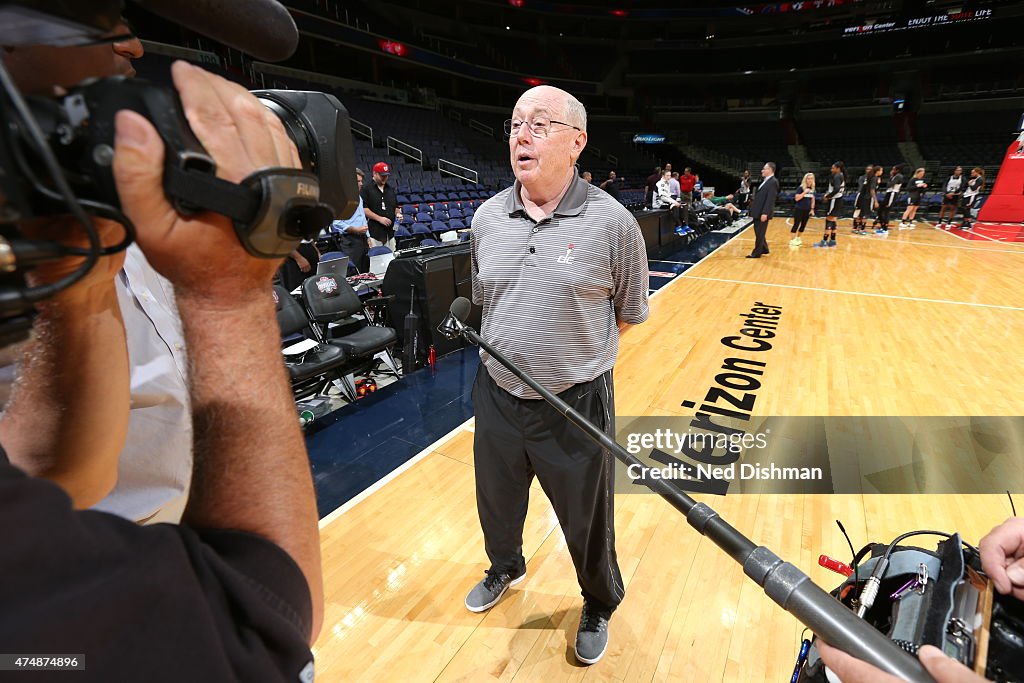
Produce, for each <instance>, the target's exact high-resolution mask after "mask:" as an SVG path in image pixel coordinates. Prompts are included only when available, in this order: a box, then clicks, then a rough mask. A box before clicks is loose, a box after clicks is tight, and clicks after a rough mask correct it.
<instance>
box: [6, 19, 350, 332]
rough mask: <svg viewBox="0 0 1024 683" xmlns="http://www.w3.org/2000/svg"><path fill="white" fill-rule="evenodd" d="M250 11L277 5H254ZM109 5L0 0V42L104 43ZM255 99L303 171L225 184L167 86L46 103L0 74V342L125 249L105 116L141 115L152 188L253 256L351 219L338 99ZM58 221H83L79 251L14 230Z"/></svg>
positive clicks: (92, 91) (86, 92) (286, 94)
mask: <svg viewBox="0 0 1024 683" xmlns="http://www.w3.org/2000/svg"><path fill="white" fill-rule="evenodd" d="M216 4H217V3H213V5H216ZM256 5H258V6H260V7H262V6H263V5H266V6H267V7H270V6H271V5H273V6H277V3H270V2H269V0H258V2H256ZM120 9H121V3H120V2H119V1H111V0H104V1H103V2H99V3H95V4H91V3H90V6H88V7H86V6H84V4H83V6H82V7H81V8H80V9H79V8H78V7H77V5H76V6H74V7H73V6H72V5H69V4H68V3H65V2H53V1H45V2H26V1H25V0H22V1H20V2H19V1H18V0H13V1H8V0H0V24H2V26H0V44H4V45H11V44H26V43H44V44H52V45H65V46H66V45H85V44H90V43H93V42H95V41H97V40H109V38H106V39H105V38H103V36H104V35H106V34H108V33H109V31H110V30H111V29H112V28H113V27H114V26H115V25H116V24H117V21H118V19H119V17H120ZM285 16H286V17H287V13H286V12H285ZM292 29H293V30H294V26H292ZM265 49H270V48H265ZM254 95H255V96H256V97H257V99H259V100H260V101H261V102H262V103H263V104H264V105H265V106H266V107H267V108H268V109H269V110H270V111H272V112H273V113H274V114H275V115H276V116H277V117H278V118H279V119H280V120H281V123H282V124H283V126H284V129H285V131H286V132H287V134H288V136H289V137H290V138H291V140H292V141H293V142H294V144H295V146H296V148H297V149H298V152H299V157H300V160H301V164H302V169H301V170H299V169H266V170H264V171H260V172H257V173H254V174H253V175H251V176H250V177H249V178H246V179H245V180H243V181H242V182H241V183H238V184H236V183H231V182H228V181H225V180H222V179H220V178H217V177H216V170H217V169H216V164H215V162H214V161H213V159H212V158H211V157H210V155H209V154H208V153H207V152H206V150H205V149H204V148H203V146H202V144H201V143H200V142H199V140H198V139H197V138H196V136H195V134H194V133H193V132H192V130H191V128H190V127H189V124H188V121H187V119H186V118H185V115H184V112H183V110H182V106H181V102H180V100H179V98H178V96H177V93H176V92H175V91H174V90H173V89H172V88H168V87H164V86H161V85H158V84H154V83H151V82H147V81H144V80H141V79H134V80H130V79H125V78H123V77H113V78H105V79H99V80H88V81H86V82H84V83H82V84H80V85H78V86H76V87H74V88H71V89H70V90H69V91H68V92H67V93H64V94H62V95H60V96H58V97H55V98H45V97H29V98H23V97H22V96H21V95H20V94H19V93H18V91H17V89H16V87H15V85H14V84H13V82H12V81H11V79H10V77H9V75H8V74H7V72H6V71H5V70H4V69H3V68H2V67H0V318H2V320H0V343H8V342H9V341H13V340H14V339H17V338H18V337H21V336H24V333H25V332H26V331H27V329H28V326H29V314H30V311H31V307H32V304H33V303H34V302H36V301H39V300H41V299H43V298H46V297H48V296H51V295H52V294H54V293H56V292H57V291H60V290H62V289H64V288H66V287H68V286H70V285H71V284H73V283H74V282H75V281H77V280H78V279H80V278H81V277H84V275H85V274H86V273H87V272H88V271H89V269H91V268H92V266H93V265H94V264H95V262H96V260H97V259H98V258H99V256H102V255H105V254H110V253H115V252H117V251H119V250H122V249H124V248H126V247H127V246H128V244H130V243H131V241H132V239H133V237H134V228H133V226H132V225H131V222H130V221H129V220H128V218H127V217H126V216H124V215H123V213H122V212H121V207H120V201H119V199H118V195H117V188H116V186H115V183H114V179H113V175H112V164H113V159H114V151H113V150H114V116H115V114H116V113H117V112H118V111H119V110H121V109H130V110H133V111H136V112H138V113H139V114H141V115H142V116H144V117H146V118H147V119H148V120H149V121H150V122H151V123H152V124H153V126H154V128H156V130H157V132H158V133H159V135H160V137H161V139H162V140H163V142H164V145H165V151H166V154H165V164H164V178H163V185H164V191H165V194H166V196H167V198H168V201H169V202H170V203H171V205H172V206H173V207H174V208H175V209H176V210H177V211H178V212H179V213H180V214H182V215H185V216H191V215H196V214H198V213H200V212H203V211H214V212H216V213H220V214H222V215H225V216H227V217H228V218H230V219H231V220H232V223H233V225H234V228H235V232H236V234H237V235H238V238H239V240H240V242H241V243H242V245H243V246H244V247H245V249H246V251H248V252H249V253H250V254H252V255H254V256H258V257H263V258H282V257H284V256H286V255H287V254H289V253H290V252H291V251H292V250H294V248H295V246H296V245H297V244H298V243H299V241H300V240H302V239H312V238H314V237H316V235H317V234H319V232H320V231H321V230H322V229H323V228H325V227H326V226H327V225H329V224H330V221H331V220H333V218H334V217H335V216H338V215H349V214H351V213H352V212H353V211H354V210H355V208H356V205H357V201H358V196H357V189H356V183H355V177H354V176H355V163H354V158H353V150H352V138H351V133H350V128H349V118H348V113H347V111H346V110H345V108H344V107H343V106H342V105H341V103H340V102H339V101H338V100H337V99H336V98H335V97H334V96H332V95H328V94H325V93H319V92H298V91H283V90H259V91H254ZM66 214H71V215H72V216H74V217H75V218H76V219H77V220H78V222H79V223H80V224H81V225H82V228H83V230H84V231H85V233H86V234H87V235H88V236H89V239H90V248H89V249H70V248H66V247H63V246H62V245H60V244H59V243H55V242H42V241H34V240H28V239H25V237H24V235H23V234H22V232H21V230H20V229H19V227H18V224H19V223H22V222H24V221H28V220H32V219H38V218H45V217H50V216H57V215H66ZM90 216H98V217H102V218H107V219H112V220H115V221H117V222H119V223H121V224H122V225H123V226H124V227H125V232H126V236H125V238H124V239H123V240H122V241H121V242H120V243H119V244H117V245H113V246H111V245H100V244H99V241H98V237H97V236H96V232H95V229H94V228H93V226H92V223H91V220H90V218H89V217H90ZM67 255H80V256H84V257H85V261H84V262H83V264H82V266H81V267H80V268H79V269H78V270H77V271H76V272H75V273H73V274H72V275H69V276H67V277H66V278H64V279H63V280H61V281H59V282H57V283H54V284H53V285H48V286H40V287H32V288H29V287H27V286H26V285H25V280H24V273H25V272H26V271H27V270H30V269H31V268H33V267H35V265H36V264H38V263H39V262H41V261H45V260H47V259H55V258H61V257H64V256H67ZM12 325H13V327H12Z"/></svg>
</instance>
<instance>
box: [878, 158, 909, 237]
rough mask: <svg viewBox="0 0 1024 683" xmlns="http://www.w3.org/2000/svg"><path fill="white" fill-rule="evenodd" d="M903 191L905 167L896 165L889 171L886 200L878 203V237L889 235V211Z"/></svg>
mask: <svg viewBox="0 0 1024 683" xmlns="http://www.w3.org/2000/svg"><path fill="white" fill-rule="evenodd" d="M902 189H903V166H902V165H901V164H896V165H895V166H893V167H892V169H890V170H889V184H888V186H886V188H885V199H884V200H882V201H879V202H878V223H879V227H878V230H875V234H876V235H888V234H889V210H890V209H892V205H893V204H894V203H895V202H896V197H898V196H899V194H900V190H902Z"/></svg>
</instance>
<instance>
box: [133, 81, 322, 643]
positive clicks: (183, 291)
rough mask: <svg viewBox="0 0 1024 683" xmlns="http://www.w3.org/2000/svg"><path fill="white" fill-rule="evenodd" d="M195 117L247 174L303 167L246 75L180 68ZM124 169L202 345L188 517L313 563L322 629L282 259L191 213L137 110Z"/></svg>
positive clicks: (307, 570) (225, 158)
mask: <svg viewBox="0 0 1024 683" xmlns="http://www.w3.org/2000/svg"><path fill="white" fill-rule="evenodd" d="M171 73H172V75H173V77H174V84H175V86H176V87H177V88H178V92H179V93H180V95H181V102H182V105H183V108H184V111H185V116H186V117H187V118H188V121H189V124H190V125H191V126H192V130H193V131H195V134H196V137H197V138H199V141H200V142H202V143H203V146H204V147H206V149H207V151H208V152H209V153H210V155H211V156H212V157H213V159H214V161H216V162H217V174H218V176H219V177H221V178H224V179H225V180H229V181H232V182H238V181H240V180H242V179H243V178H245V177H246V176H248V175H249V174H251V173H253V172H254V171H257V170H259V169H262V168H267V167H275V166H277V167H281V166H283V167H293V168H297V167H299V158H298V153H297V152H296V150H295V146H294V145H293V144H292V143H291V141H290V140H289V139H288V137H287V135H286V134H285V132H284V128H283V127H282V125H281V123H280V122H279V121H278V119H277V117H276V116H274V115H273V114H271V113H270V111H269V110H266V109H265V108H264V107H263V106H262V105H261V104H260V103H259V102H258V101H257V100H256V99H255V98H254V97H253V96H252V95H251V94H250V93H248V92H247V91H245V90H244V89H242V88H241V86H238V85H235V84H234V83H230V82H228V81H226V80H224V79H223V78H219V77H218V76H214V75H213V74H210V73H207V72H205V71H203V70H202V69H199V68H197V67H194V66H191V65H189V64H186V63H184V62H176V63H175V64H174V66H173V67H172V69H171ZM116 124H117V136H116V138H115V149H114V179H115V180H116V182H117V187H118V193H119V196H120V198H121V204H122V207H123V208H124V211H125V213H126V214H127V215H128V216H129V217H131V218H132V220H133V221H134V222H135V224H136V228H137V231H138V242H139V246H141V247H142V249H143V251H144V252H145V254H146V257H147V258H148V259H149V261H150V263H151V264H152V265H153V267H154V268H156V269H157V270H158V271H160V272H161V273H163V274H164V275H165V276H166V277H167V278H168V279H169V280H170V281H171V283H172V284H173V285H174V294H175V299H176V300H177V304H178V311H179V313H180V315H181V320H182V326H183V328H184V332H185V346H186V348H187V349H188V356H189V401H190V405H191V409H192V424H193V430H194V436H193V443H194V452H195V457H194V466H193V470H192V486H191V489H190V492H189V500H188V504H187V506H186V508H185V514H184V516H183V517H182V524H184V525H186V526H191V527H194V528H198V529H234V530H239V531H246V532H249V533H251V534H256V535H258V536H262V537H263V538H266V539H268V540H270V541H272V542H273V543H276V544H277V545H278V546H280V547H281V548H282V549H283V550H284V551H285V552H287V553H288V554H289V555H290V556H291V557H292V559H294V560H295V562H296V564H298V566H299V567H300V568H301V569H302V572H303V575H304V576H305V578H306V582H307V585H308V586H309V591H310V594H311V598H312V601H311V607H312V612H311V616H312V624H311V626H312V628H311V631H310V634H309V636H310V642H313V640H315V639H316V635H317V633H318V632H319V630H320V623H321V621H322V619H323V580H322V576H321V569H320V540H319V531H318V528H317V511H316V497H315V495H314V492H313V479H312V475H311V473H310V468H309V456H308V455H307V453H306V448H305V443H304V441H303V439H302V432H301V431H300V429H299V423H298V419H297V415H296V411H295V402H294V400H293V399H292V393H291V387H290V386H289V383H288V379H287V374H286V373H285V369H284V363H283V361H282V357H281V335H280V329H279V328H278V326H277V324H276V320H275V317H274V303H273V299H272V296H271V288H270V280H271V277H272V276H273V274H274V271H275V270H277V267H278V266H279V265H280V260H277V259H261V258H255V257H253V256H250V255H249V254H248V253H246V251H245V249H244V248H243V247H242V244H241V242H239V240H238V237H237V236H236V235H235V232H234V229H233V228H232V225H231V222H230V221H229V220H228V219H227V218H225V217H224V216H220V215H218V214H214V213H205V214H202V215H199V216H197V217H195V218H191V219H188V218H183V217H181V216H179V215H178V214H177V213H176V212H175V211H174V209H173V208H172V207H171V205H170V204H169V203H168V202H167V199H166V198H165V196H164V191H163V185H162V183H161V178H162V175H163V159H164V143H163V142H162V141H161V139H160V137H159V136H158V135H157V133H156V130H154V128H153V126H152V125H151V124H150V123H149V122H148V121H147V120H146V119H144V118H142V117H141V116H139V115H138V114H136V113H134V112H129V111H121V112H118V115H117V120H116Z"/></svg>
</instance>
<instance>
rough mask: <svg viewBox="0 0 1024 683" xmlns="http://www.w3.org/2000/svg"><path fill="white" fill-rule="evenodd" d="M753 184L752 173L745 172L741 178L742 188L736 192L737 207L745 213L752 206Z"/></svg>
mask: <svg viewBox="0 0 1024 683" xmlns="http://www.w3.org/2000/svg"><path fill="white" fill-rule="evenodd" d="M752 192H753V191H752V190H751V183H750V171H743V175H741V176H740V187H739V189H738V190H736V199H738V200H739V201H737V202H736V205H737V206H739V207H740V209H742V210H743V211H746V210H747V208H748V207H749V206H750V195H751V194H752Z"/></svg>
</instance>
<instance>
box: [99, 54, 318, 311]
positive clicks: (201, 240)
mask: <svg viewBox="0 0 1024 683" xmlns="http://www.w3.org/2000/svg"><path fill="white" fill-rule="evenodd" d="M171 73H172V75H173V78H174V84H175V86H176V87H177V88H178V91H179V93H180V95H181V103H182V106H183V108H184V111H185V116H186V118H188V121H189V124H190V125H191V127H192V130H193V131H194V132H195V134H196V137H197V138H199V141H200V142H202V144H203V146H204V147H205V148H206V149H207V151H208V152H209V153H210V155H211V156H212V157H213V158H214V160H215V161H216V162H217V176H218V177H220V178H223V179H224V180H228V181H231V182H235V183H237V182H240V181H241V180H242V179H244V178H245V177H246V176H248V175H249V174H251V173H253V172H255V171H258V170H260V169H263V168H268V167H274V166H281V167H291V168H298V167H299V166H300V164H299V157H298V153H297V152H296V150H295V146H294V145H293V144H292V142H291V141H290V140H289V139H288V137H287V135H286V134H285V132H284V128H283V126H282V125H281V122H280V121H279V120H278V119H277V117H276V116H274V115H273V114H272V113H271V112H270V111H269V110H267V109H266V108H265V107H263V106H262V105H261V104H260V103H259V102H258V101H257V100H256V98H255V97H253V96H252V95H251V94H250V93H249V92H248V91H246V90H245V89H243V88H242V87H241V86H239V85H236V84H234V83H231V82H229V81H227V80H225V79H223V78H220V77H218V76H215V75H213V74H210V73H208V72H206V71H203V70H202V69H200V68H198V67H195V66H192V65H191V64H188V63H186V62H176V63H175V64H174V66H173V67H172V69H171ZM116 123H117V137H116V140H115V154H114V169H113V170H114V179H115V180H116V182H117V186H118V193H119V195H120V197H121V203H122V205H123V207H124V210H125V213H126V214H127V215H128V216H129V217H130V218H131V219H132V220H133V221H134V222H135V224H136V226H137V228H138V242H139V246H140V247H142V250H143V251H144V252H145V254H146V258H147V259H149V262H150V263H151V264H152V265H153V267H154V268H156V269H157V270H158V271H159V272H160V273H161V274H163V275H164V276H165V277H167V279H169V280H170V281H171V282H172V283H173V284H174V289H175V295H176V296H178V297H181V296H190V295H198V296H201V297H203V298H204V299H207V300H211V301H212V300H217V301H216V304H218V305H220V304H228V305H233V303H235V302H237V301H238V300H239V298H240V297H243V296H247V295H254V296H266V294H267V289H268V286H269V284H270V279H271V277H272V276H273V274H274V271H276V270H277V267H278V265H279V263H280V262H279V261H277V260H275V259H258V258H253V257H251V256H249V255H248V254H246V252H245V250H244V249H243V248H242V245H241V243H240V242H239V240H238V237H237V236H236V235H235V232H234V229H233V228H232V225H231V221H230V220H229V219H228V218H226V217H224V216H221V215H219V214H215V213H212V212H208V213H204V214H201V215H199V216H197V217H194V218H183V217H182V216H180V215H178V213H177V212H175V210H174V209H173V208H172V207H171V205H170V204H169V203H168V201H167V198H166V197H165V196H164V191H163V185H162V182H161V180H162V177H163V159H164V144H163V142H162V141H161V139H160V137H159V136H158V135H157V132H156V130H155V129H154V128H153V126H152V124H150V123H149V121H147V120H146V119H145V118H143V117H142V116H140V115H139V114H137V113H135V112H131V111H120V112H118V114H117V119H116ZM214 280H216V281H217V286H211V285H212V284H213V281H214Z"/></svg>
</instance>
